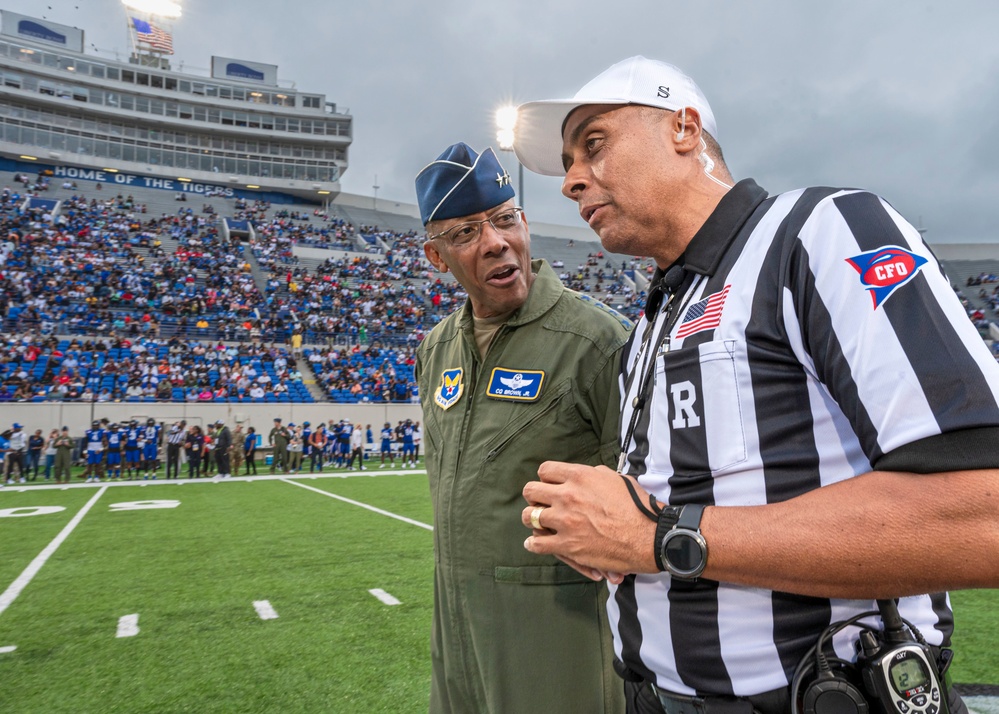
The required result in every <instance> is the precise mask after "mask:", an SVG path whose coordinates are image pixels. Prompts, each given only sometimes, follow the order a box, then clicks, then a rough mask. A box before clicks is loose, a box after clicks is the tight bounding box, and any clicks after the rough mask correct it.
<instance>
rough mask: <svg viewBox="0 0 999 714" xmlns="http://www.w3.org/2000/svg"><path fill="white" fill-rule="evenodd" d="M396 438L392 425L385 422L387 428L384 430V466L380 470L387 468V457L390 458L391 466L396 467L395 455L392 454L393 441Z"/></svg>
mask: <svg viewBox="0 0 999 714" xmlns="http://www.w3.org/2000/svg"><path fill="white" fill-rule="evenodd" d="M394 436H395V431H393V429H392V425H391V424H389V423H388V422H385V426H384V427H383V428H382V465H381V466H379V467H378V468H380V469H383V468H385V456H386V455H387V456H388V457H389V465H390V466H393V467H394V466H395V454H394V453H392V439H393V437H394Z"/></svg>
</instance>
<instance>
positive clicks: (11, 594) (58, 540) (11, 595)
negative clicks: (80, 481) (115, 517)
mask: <svg viewBox="0 0 999 714" xmlns="http://www.w3.org/2000/svg"><path fill="white" fill-rule="evenodd" d="M105 491H107V486H104V488H102V489H101V490H100V491H98V492H97V493H95V494H94V497H93V498H91V499H90V500H89V501H87V504H86V505H85V506H84V507H83V508H81V509H80V511H79V512H78V513H77V514H76V515H75V516H73V519H72V520H71V521H70V522H69V523H67V524H66V527H65V528H63V529H62V531H60V532H59V535H57V536H56V537H55V539H54V540H53V541H52V542H51V543H49V544H48V545H47V546H45V550H43V551H42V552H41V553H39V554H38V555H37V556H36V557H35V559H34V560H32V561H31V563H30V564H29V565H28V567H27V568H25V569H24V572H23V573H21V574H20V575H18V576H17V579H16V580H15V581H14V582H13V583H11V584H10V587H9V588H7V589H6V590H5V591H4V592H3V594H0V615H2V614H3V611H4V610H6V609H7V608H8V607H10V605H11V603H12V602H14V600H15V599H17V596H18V595H20V594H21V591H22V590H24V589H25V588H26V587H28V584H29V583H30V582H31V580H32V579H33V578H34V577H35V576H36V575H38V571H39V570H41V569H42V566H43V565H45V563H46V562H48V559H49V558H51V557H52V554H53V553H55V552H56V549H58V548H59V546H60V545H62V542H63V541H64V540H66V539H67V538H68V537H69V534H70V533H72V532H73V529H74V528H76V527H77V526H78V525H79V524H80V521H82V520H83V517H84V516H85V515H87V511H89V510H90V509H91V508H92V507H93V505H94V504H95V503H97V499H99V498H100V497H101V496H103V495H104V492H105Z"/></svg>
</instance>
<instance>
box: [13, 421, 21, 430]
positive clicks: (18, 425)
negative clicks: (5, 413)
mask: <svg viewBox="0 0 999 714" xmlns="http://www.w3.org/2000/svg"><path fill="white" fill-rule="evenodd" d="M14 428H15V429H22V428H23V427H22V426H21V425H20V424H18V423H17V422H14Z"/></svg>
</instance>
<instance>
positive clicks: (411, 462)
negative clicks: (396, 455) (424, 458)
mask: <svg viewBox="0 0 999 714" xmlns="http://www.w3.org/2000/svg"><path fill="white" fill-rule="evenodd" d="M402 462H403V465H404V466H408V467H410V468H412V467H414V466H416V444H415V443H414V442H413V420H412V419H407V420H406V423H405V424H404V425H403V427H402Z"/></svg>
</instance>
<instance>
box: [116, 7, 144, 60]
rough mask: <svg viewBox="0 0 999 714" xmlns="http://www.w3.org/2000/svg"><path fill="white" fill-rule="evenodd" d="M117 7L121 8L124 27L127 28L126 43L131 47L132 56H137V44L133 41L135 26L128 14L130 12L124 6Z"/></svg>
mask: <svg viewBox="0 0 999 714" xmlns="http://www.w3.org/2000/svg"><path fill="white" fill-rule="evenodd" d="M119 7H120V8H121V10H122V12H124V13H125V27H127V28H128V42H129V44H130V45H131V46H132V55H138V54H139V43H138V41H137V40H136V39H135V25H134V24H133V23H132V17H131V14H130V13H131V12H132V10H130V9H128V8H127V7H125V6H124V5H119Z"/></svg>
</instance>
